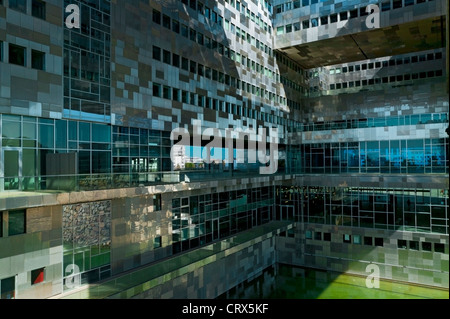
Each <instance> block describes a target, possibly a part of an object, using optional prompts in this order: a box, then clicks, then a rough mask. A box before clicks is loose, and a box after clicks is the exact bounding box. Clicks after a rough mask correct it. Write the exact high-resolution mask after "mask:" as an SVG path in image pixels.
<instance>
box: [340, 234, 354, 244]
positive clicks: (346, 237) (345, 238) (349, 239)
mask: <svg viewBox="0 0 450 319" xmlns="http://www.w3.org/2000/svg"><path fill="white" fill-rule="evenodd" d="M342 237H343V241H344V243H351V242H352V236H351V235H349V234H344V235H343V236H342Z"/></svg>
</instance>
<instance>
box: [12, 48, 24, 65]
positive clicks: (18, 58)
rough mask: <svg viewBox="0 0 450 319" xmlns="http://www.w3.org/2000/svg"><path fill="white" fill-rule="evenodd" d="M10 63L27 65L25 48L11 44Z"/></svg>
mask: <svg viewBox="0 0 450 319" xmlns="http://www.w3.org/2000/svg"><path fill="white" fill-rule="evenodd" d="M9 63H12V64H17V65H22V66H25V48H24V47H21V46H18V45H15V44H9Z"/></svg>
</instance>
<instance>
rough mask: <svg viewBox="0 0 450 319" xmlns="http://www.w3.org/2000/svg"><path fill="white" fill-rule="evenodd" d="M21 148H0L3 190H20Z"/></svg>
mask: <svg viewBox="0 0 450 319" xmlns="http://www.w3.org/2000/svg"><path fill="white" fill-rule="evenodd" d="M21 159H22V150H21V149H20V148H3V149H2V163H1V164H2V168H3V177H4V178H3V185H1V184H0V188H1V187H2V186H3V190H5V191H6V190H20V189H21V180H22V161H21Z"/></svg>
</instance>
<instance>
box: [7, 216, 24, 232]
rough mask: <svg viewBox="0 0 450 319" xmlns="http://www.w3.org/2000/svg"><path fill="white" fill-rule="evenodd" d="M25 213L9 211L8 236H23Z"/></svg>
mask: <svg viewBox="0 0 450 319" xmlns="http://www.w3.org/2000/svg"><path fill="white" fill-rule="evenodd" d="M25 224H26V212H25V209H21V210H16V211H10V212H9V216H8V235H9V236H14V235H20V234H25V231H26V227H25Z"/></svg>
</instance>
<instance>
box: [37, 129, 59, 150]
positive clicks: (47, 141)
mask: <svg viewBox="0 0 450 319" xmlns="http://www.w3.org/2000/svg"><path fill="white" fill-rule="evenodd" d="M54 135H55V134H54V128H53V126H52V125H45V124H39V147H40V148H53V147H54V142H53V138H54Z"/></svg>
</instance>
